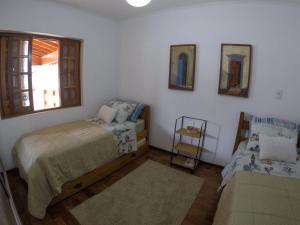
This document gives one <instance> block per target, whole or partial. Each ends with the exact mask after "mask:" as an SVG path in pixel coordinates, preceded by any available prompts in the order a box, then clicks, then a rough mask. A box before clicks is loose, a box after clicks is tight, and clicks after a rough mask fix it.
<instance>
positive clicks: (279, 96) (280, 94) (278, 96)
mask: <svg viewBox="0 0 300 225" xmlns="http://www.w3.org/2000/svg"><path fill="white" fill-rule="evenodd" d="M282 97H283V90H281V89H279V90H276V92H275V99H278V100H281V99H282Z"/></svg>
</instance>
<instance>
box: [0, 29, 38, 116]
mask: <svg viewBox="0 0 300 225" xmlns="http://www.w3.org/2000/svg"><path fill="white" fill-rule="evenodd" d="M31 48H32V39H31V37H29V36H23V35H16V36H1V54H0V55H1V56H0V57H1V70H0V75H1V102H2V107H1V109H2V111H1V115H2V117H4V118H5V117H9V116H15V115H22V114H26V113H30V112H32V111H33V96H32V82H31V80H32V71H31Z"/></svg>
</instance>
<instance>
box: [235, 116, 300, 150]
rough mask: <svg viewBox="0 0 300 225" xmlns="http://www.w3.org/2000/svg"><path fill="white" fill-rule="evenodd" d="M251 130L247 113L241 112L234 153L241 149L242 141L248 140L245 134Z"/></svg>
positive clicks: (299, 139)
mask: <svg viewBox="0 0 300 225" xmlns="http://www.w3.org/2000/svg"><path fill="white" fill-rule="evenodd" d="M249 129H250V122H249V121H247V120H246V117H245V113H244V112H241V114H240V120H239V125H238V129H237V133H236V138H235V144H234V149H233V153H235V152H236V150H237V149H238V147H239V144H240V143H241V142H242V141H245V140H247V139H246V138H245V137H244V136H243V133H244V132H245V131H247V130H249ZM297 146H298V148H300V133H299V135H298V145H297Z"/></svg>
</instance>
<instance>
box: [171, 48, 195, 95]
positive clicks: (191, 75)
mask: <svg viewBox="0 0 300 225" xmlns="http://www.w3.org/2000/svg"><path fill="white" fill-rule="evenodd" d="M195 63H196V45H195V44H186V45H171V47H170V74H169V89H177V90H187V91H193V90H194V80H195Z"/></svg>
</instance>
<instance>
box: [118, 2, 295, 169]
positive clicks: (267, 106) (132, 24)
mask: <svg viewBox="0 0 300 225" xmlns="http://www.w3.org/2000/svg"><path fill="white" fill-rule="evenodd" d="M299 21H300V7H299V6H297V5H280V4H273V5H272V4H267V3H265V4H260V3H258V2H256V3H247V4H238V3H220V2H219V3H215V4H205V5H199V6H198V7H195V6H194V7H186V8H181V9H172V10H167V11H161V12H158V13H154V14H151V15H147V16H144V17H138V18H134V19H129V20H127V21H124V22H122V23H121V52H120V83H119V84H120V96H122V97H124V98H131V99H135V100H139V101H144V102H146V103H148V104H150V105H151V106H152V114H151V145H154V146H157V147H160V148H163V149H166V150H170V148H171V144H172V143H171V142H172V137H173V133H172V132H173V129H174V120H175V118H177V117H179V116H180V115H183V114H185V115H191V116H196V117H201V118H205V119H208V120H209V121H210V123H216V124H218V125H220V126H221V133H220V137H219V145H218V151H217V157H216V159H215V160H214V162H215V163H218V164H222V165H223V164H224V163H226V162H228V160H229V159H230V156H231V152H232V149H233V143H234V139H235V132H236V127H237V122H238V117H239V113H240V111H246V112H251V113H256V114H259V115H271V116H277V117H280V118H285V119H290V120H295V121H300V113H299V112H300V88H299V85H300V72H299V65H300V45H299V40H300V22H299ZM188 43H191V44H197V46H198V50H197V65H196V79H195V91H194V92H185V91H175V90H169V89H168V76H169V46H170V45H171V44H188ZM221 43H244V44H252V45H253V66H252V78H251V87H250V96H249V98H248V99H244V98H237V97H229V96H220V95H218V94H217V92H218V82H219V65H220V45H221ZM277 89H282V90H283V99H282V100H276V99H275V92H276V90H277Z"/></svg>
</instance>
